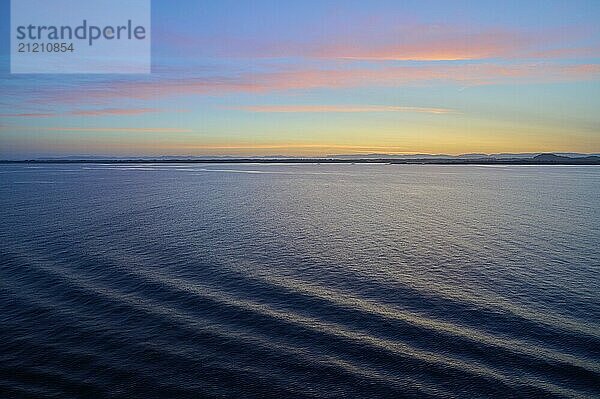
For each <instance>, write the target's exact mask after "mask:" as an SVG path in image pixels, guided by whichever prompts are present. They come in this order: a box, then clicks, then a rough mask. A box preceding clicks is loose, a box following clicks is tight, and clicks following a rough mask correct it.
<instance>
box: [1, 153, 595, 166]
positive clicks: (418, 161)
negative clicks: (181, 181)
mask: <svg viewBox="0 0 600 399" xmlns="http://www.w3.org/2000/svg"><path fill="white" fill-rule="evenodd" d="M472 155H473V154H471V155H470V156H461V157H457V156H455V157H451V156H448V157H444V156H431V155H430V156H427V157H425V156H416V157H409V156H406V157H404V156H403V157H402V158H397V157H385V156H384V157H381V158H376V157H372V158H371V157H363V158H344V157H343V156H342V157H334V156H332V157H324V158H294V157H281V158H279V157H277V158H233V157H214V158H208V157H207V158H193V157H190V158H164V157H159V158H152V159H151V158H138V159H134V158H131V159H114V158H112V159H100V158H95V157H94V158H87V159H72V158H62V159H61V158H53V159H33V160H21V161H10V160H4V161H3V160H0V164H14V163H32V164H59V163H62V164H65V163H69V164H77V163H103V164H137V163H159V164H160V163H162V164H173V163H199V164H207V163H226V164H228V163H231V164H234V163H265V164H272V163H383V164H397V165H600V156H598V155H590V156H576V157H569V156H565V155H556V154H538V155H534V156H531V157H513V158H508V157H506V158H505V157H494V156H479V157H477V156H472ZM477 155H479V154H477Z"/></svg>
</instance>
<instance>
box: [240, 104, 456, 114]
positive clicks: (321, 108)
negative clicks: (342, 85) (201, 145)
mask: <svg viewBox="0 0 600 399" xmlns="http://www.w3.org/2000/svg"><path fill="white" fill-rule="evenodd" d="M228 109H235V110H240V111H249V112H261V113H361V112H415V113H427V114H450V113H454V112H455V111H454V110H451V109H447V108H423V107H401V106H386V105H358V106H352V105H350V106H349V105H256V106H252V105H250V106H241V107H231V108H228Z"/></svg>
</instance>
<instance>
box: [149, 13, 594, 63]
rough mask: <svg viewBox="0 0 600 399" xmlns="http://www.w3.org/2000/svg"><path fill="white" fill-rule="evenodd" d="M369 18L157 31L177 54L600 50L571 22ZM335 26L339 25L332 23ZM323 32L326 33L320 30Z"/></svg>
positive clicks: (352, 56)
mask: <svg viewBox="0 0 600 399" xmlns="http://www.w3.org/2000/svg"><path fill="white" fill-rule="evenodd" d="M367 20H368V19H362V20H361V19H358V20H355V21H346V22H345V23H344V26H352V27H353V29H339V28H338V29H337V30H334V31H330V32H327V31H326V29H325V31H322V32H321V31H318V32H316V33H315V32H310V34H306V35H303V37H304V38H303V39H295V40H290V39H280V38H276V37H275V38H270V39H261V40H259V39H255V38H252V39H250V38H244V37H238V36H236V37H227V36H219V38H218V39H216V38H206V37H201V38H198V37H190V36H186V35H183V34H179V33H176V32H164V31H163V32H161V33H160V34H159V35H157V36H156V40H157V41H158V43H159V45H160V47H159V49H160V48H164V49H166V50H173V49H177V50H178V51H177V55H178V56H181V54H187V55H188V56H207V57H232V58H238V57H240V58H250V59H256V58H286V57H303V58H312V59H345V60H371V61H456V60H484V59H495V58H500V59H535V58H541V59H547V58H562V57H589V56H599V55H600V49H599V48H598V47H597V46H596V47H584V48H581V47H580V46H579V44H578V43H580V42H581V41H582V40H584V41H585V40H586V38H589V35H590V29H593V28H590V27H581V26H565V27H560V28H553V29H545V30H537V31H526V30H519V29H512V30H511V29H506V28H498V27H473V26H462V25H461V26H453V25H440V24H416V23H409V24H407V23H402V22H401V21H396V20H394V21H390V20H388V21H385V20H379V21H377V23H373V21H370V22H368V21H367ZM332 29H333V28H332ZM319 32H320V33H319Z"/></svg>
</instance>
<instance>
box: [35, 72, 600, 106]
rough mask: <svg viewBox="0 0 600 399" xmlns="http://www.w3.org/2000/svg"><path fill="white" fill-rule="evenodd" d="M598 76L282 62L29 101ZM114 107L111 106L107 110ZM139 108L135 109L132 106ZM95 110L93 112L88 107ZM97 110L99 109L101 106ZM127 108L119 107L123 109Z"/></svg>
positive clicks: (41, 95) (49, 93) (95, 86)
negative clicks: (253, 69) (237, 71)
mask: <svg viewBox="0 0 600 399" xmlns="http://www.w3.org/2000/svg"><path fill="white" fill-rule="evenodd" d="M598 79H600V64H564V63H544V62H540V63H519V64H494V63H485V64H484V63H477V64H471V63H467V64H436V63H433V64H428V65H419V66H416V65H402V66H385V67H376V68H375V67H370V68H369V67H364V66H361V67H352V68H333V67H332V68H328V69H324V68H319V69H317V68H310V67H305V68H303V67H300V66H298V67H294V68H286V69H284V68H282V69H279V70H273V71H268V72H256V73H243V74H237V75H229V76H228V75H224V76H217V77H215V76H210V77H195V76H190V75H189V74H188V76H187V77H185V76H183V75H182V76H181V77H178V78H177V79H175V78H171V77H169V76H168V75H167V76H166V77H165V76H163V77H153V78H152V79H142V80H132V81H106V82H89V83H87V84H86V85H85V86H84V87H81V88H70V89H69V90H57V89H56V88H54V89H48V90H43V89H40V90H38V91H37V93H36V97H35V98H34V99H32V100H30V102H29V103H30V104H31V103H33V102H37V103H40V104H47V103H48V102H52V103H60V104H69V105H71V104H72V105H75V104H82V103H87V104H97V105H101V104H106V103H111V102H114V101H116V100H119V99H138V100H149V99H158V98H163V97H177V96H190V95H227V94H232V93H266V92H274V91H291V90H310V89H323V88H324V89H339V88H349V87H400V86H403V85H404V86H405V85H424V84H437V83H454V84H459V85H461V86H476V85H489V84H505V83H510V84H515V83H517V84H521V83H548V82H573V81H587V80H598ZM109 112H114V111H109ZM135 112H138V111H135ZM93 113H94V114H98V113H97V112H93ZM100 113H102V112H100ZM125 113H126V111H123V114H125Z"/></svg>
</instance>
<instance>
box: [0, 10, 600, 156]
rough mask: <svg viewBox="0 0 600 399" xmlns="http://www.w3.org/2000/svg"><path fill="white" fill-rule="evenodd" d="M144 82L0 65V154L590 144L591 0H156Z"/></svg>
mask: <svg viewBox="0 0 600 399" xmlns="http://www.w3.org/2000/svg"><path fill="white" fill-rule="evenodd" d="M152 8H153V17H152V56H153V73H152V74H150V75H83V74H80V75H11V74H10V73H9V58H8V52H9V37H10V30H9V25H10V24H9V22H10V21H9V20H8V18H9V15H10V13H9V1H7V0H0V15H1V16H2V17H1V18H2V23H1V24H0V37H1V38H2V39H1V40H0V56H1V60H2V61H1V62H0V90H1V91H0V93H1V94H0V158H22V157H38V156H62V155H116V156H133V155H225V154H231V155H267V154H286V155H325V154H335V153H371V152H385V153H423V152H428V153H451V154H458V153H467V152H486V153H493V152H538V151H540V152H541V151H565V152H567V151H577V152H600V115H598V112H597V110H598V109H600V62H599V61H600V28H599V25H598V23H597V21H598V20H599V19H600V18H599V17H600V2H597V1H525V2H524V1H519V2H517V1H502V2H501V1H478V2H474V1H382V0H380V1H333V0H329V1H231V0H227V1H177V2H172V1H162V0H161V1H158V0H157V1H153V2H152Z"/></svg>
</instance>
